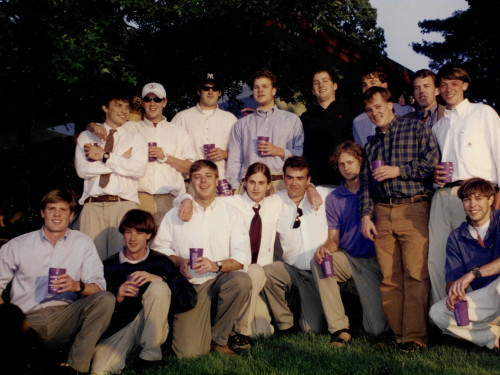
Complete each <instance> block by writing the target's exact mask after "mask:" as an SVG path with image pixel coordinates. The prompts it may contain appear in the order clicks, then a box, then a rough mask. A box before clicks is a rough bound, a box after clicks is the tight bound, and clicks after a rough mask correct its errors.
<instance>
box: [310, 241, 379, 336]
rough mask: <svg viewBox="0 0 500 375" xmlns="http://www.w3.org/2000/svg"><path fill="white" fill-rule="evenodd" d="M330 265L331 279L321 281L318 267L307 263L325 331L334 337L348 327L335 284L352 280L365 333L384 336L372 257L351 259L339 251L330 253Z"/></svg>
mask: <svg viewBox="0 0 500 375" xmlns="http://www.w3.org/2000/svg"><path fill="white" fill-rule="evenodd" d="M332 261H333V269H334V272H335V276H332V277H326V278H325V277H324V276H323V271H322V269H321V265H319V264H318V263H317V262H316V261H315V260H314V259H312V260H311V270H312V273H313V276H314V281H315V282H316V285H317V287H318V290H319V295H320V297H321V304H322V306H323V312H324V314H325V317H326V322H327V325H328V331H329V332H330V333H334V332H336V331H338V330H340V329H343V328H347V327H349V320H348V318H347V316H346V315H345V311H344V305H343V303H342V298H341V295H340V288H339V285H338V283H339V282H346V281H348V280H349V279H351V278H353V279H354V283H355V285H356V289H357V291H358V294H359V297H360V302H361V306H362V308H363V327H364V329H365V331H366V332H368V333H371V334H374V335H378V334H380V333H382V332H384V330H385V329H386V327H387V323H386V322H385V318H384V311H383V309H382V301H381V298H380V291H379V286H380V281H381V279H382V275H381V274H380V268H379V266H378V263H377V260H376V259H375V257H373V258H354V257H351V256H350V255H349V254H347V253H346V252H344V251H343V250H339V251H337V252H335V253H333V255H332Z"/></svg>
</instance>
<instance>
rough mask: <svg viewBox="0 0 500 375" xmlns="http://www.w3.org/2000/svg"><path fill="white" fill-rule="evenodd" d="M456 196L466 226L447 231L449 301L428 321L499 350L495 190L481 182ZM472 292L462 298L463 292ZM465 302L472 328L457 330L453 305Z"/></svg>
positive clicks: (499, 223) (499, 215)
mask: <svg viewBox="0 0 500 375" xmlns="http://www.w3.org/2000/svg"><path fill="white" fill-rule="evenodd" d="M457 194H458V197H459V198H460V199H461V200H462V204H463V207H464V210H465V213H466V214H467V222H464V223H462V225H460V226H459V227H458V228H457V229H455V230H454V231H453V232H451V234H450V237H449V238H448V244H447V245H446V266H445V274H446V275H445V276H446V291H447V293H448V297H447V298H444V299H442V300H441V301H439V302H438V303H436V304H435V305H433V306H432V308H431V311H430V317H431V319H432V320H433V321H434V322H435V323H436V325H437V326H438V327H439V328H441V329H442V330H443V331H444V332H446V333H451V334H453V335H456V336H458V337H460V338H463V339H465V340H468V341H472V342H473V343H474V344H477V345H479V346H487V347H488V348H490V349H493V348H494V347H497V348H498V346H499V343H498V339H499V337H500V326H498V323H497V321H498V319H499V318H500V278H499V277H498V276H499V275H500V210H494V211H492V210H491V207H492V204H493V200H494V198H495V188H494V187H493V186H492V185H491V184H490V183H489V182H487V181H485V180H483V179H481V178H471V179H469V180H466V181H465V182H463V183H462V185H461V186H460V188H459V189H458V192H457ZM469 285H470V287H471V288H472V290H473V291H472V292H470V293H467V294H466V289H467V287H469ZM462 300H465V301H467V304H468V309H467V310H468V316H469V320H470V323H469V324H466V325H460V326H459V325H458V324H457V321H456V319H455V317H454V310H455V303H456V302H457V301H462ZM465 323H467V322H465Z"/></svg>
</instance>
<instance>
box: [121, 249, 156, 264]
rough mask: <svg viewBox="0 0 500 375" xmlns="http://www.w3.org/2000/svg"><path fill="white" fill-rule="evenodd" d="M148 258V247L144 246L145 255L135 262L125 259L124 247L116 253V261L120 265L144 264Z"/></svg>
mask: <svg viewBox="0 0 500 375" xmlns="http://www.w3.org/2000/svg"><path fill="white" fill-rule="evenodd" d="M148 256H149V246H146V255H144V256H143V257H142V258H141V259H137V260H132V259H128V258H126V257H125V247H123V249H121V251H120V252H119V253H118V260H119V262H120V264H122V263H130V264H137V263H141V262H144V261H145V260H146V258H147V257H148Z"/></svg>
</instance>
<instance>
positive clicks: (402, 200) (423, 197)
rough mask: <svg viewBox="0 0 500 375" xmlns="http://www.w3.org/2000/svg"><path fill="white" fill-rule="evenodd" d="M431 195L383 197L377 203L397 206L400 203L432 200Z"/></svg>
mask: <svg viewBox="0 0 500 375" xmlns="http://www.w3.org/2000/svg"><path fill="white" fill-rule="evenodd" d="M431 199H432V198H431V197H430V196H429V195H414V196H413V197H409V198H381V199H379V200H378V201H377V203H383V204H390V205H391V206H397V205H398V204H405V203H417V202H430V201H431Z"/></svg>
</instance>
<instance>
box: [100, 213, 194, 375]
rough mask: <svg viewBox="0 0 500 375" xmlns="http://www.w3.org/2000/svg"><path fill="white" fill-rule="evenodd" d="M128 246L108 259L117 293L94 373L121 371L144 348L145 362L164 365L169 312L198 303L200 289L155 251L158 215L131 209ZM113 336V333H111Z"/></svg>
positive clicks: (125, 225)
mask: <svg viewBox="0 0 500 375" xmlns="http://www.w3.org/2000/svg"><path fill="white" fill-rule="evenodd" d="M119 231H120V233H122V234H123V237H124V239H125V247H124V248H123V250H121V251H120V252H119V253H118V254H115V255H113V256H112V257H110V258H109V259H107V260H106V261H105V262H104V277H105V278H106V282H107V285H108V290H109V291H110V292H112V293H113V294H114V295H115V296H116V308H115V312H114V314H113V317H112V319H111V323H110V326H109V328H108V330H107V331H106V333H105V334H104V336H105V337H106V336H108V337H107V338H106V339H104V340H103V341H101V342H100V343H99V345H97V347H96V349H95V354H94V359H93V364H92V373H93V374H97V375H100V374H108V373H117V372H120V371H121V370H122V369H123V368H124V367H125V361H126V359H127V356H128V354H129V353H130V352H132V350H134V349H136V348H140V349H141V351H140V354H139V359H138V362H139V363H140V365H141V367H151V366H154V365H156V364H158V363H159V362H160V360H161V358H162V351H161V345H162V344H163V343H164V342H165V340H166V338H167V333H168V321H167V319H168V314H169V311H170V306H171V305H172V310H173V312H184V311H187V310H189V309H192V308H193V307H194V305H195V304H196V298H197V297H196V291H195V290H194V288H193V286H192V285H191V284H190V283H189V281H187V280H186V278H184V276H182V275H181V274H180V273H179V270H178V268H177V267H176V266H175V265H174V263H173V262H172V261H171V260H170V259H169V258H168V257H167V256H165V255H163V254H160V253H158V252H156V251H154V250H150V249H149V247H148V246H147V241H148V240H150V239H152V237H154V235H155V234H156V227H155V223H154V219H153V216H152V215H151V214H150V213H148V212H146V211H142V210H130V211H129V212H127V213H126V214H125V216H124V217H123V219H122V222H121V223H120V227H119ZM109 336H110V337H109Z"/></svg>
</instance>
